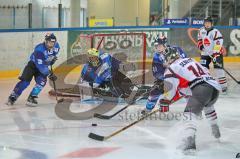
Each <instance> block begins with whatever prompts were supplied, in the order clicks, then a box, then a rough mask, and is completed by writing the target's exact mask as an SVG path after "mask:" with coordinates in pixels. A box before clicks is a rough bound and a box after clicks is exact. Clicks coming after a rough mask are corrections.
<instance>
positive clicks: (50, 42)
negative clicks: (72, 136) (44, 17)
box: [45, 33, 57, 50]
mask: <svg viewBox="0 0 240 159" xmlns="http://www.w3.org/2000/svg"><path fill="white" fill-rule="evenodd" d="M56 41H57V38H56V36H55V35H54V34H53V33H47V34H46V35H45V45H46V47H47V48H48V49H49V50H50V49H52V48H53V47H54V45H55V43H56Z"/></svg>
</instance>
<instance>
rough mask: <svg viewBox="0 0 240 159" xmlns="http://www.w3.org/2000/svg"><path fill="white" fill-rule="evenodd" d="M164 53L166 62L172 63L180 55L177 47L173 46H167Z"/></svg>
mask: <svg viewBox="0 0 240 159" xmlns="http://www.w3.org/2000/svg"><path fill="white" fill-rule="evenodd" d="M163 55H164V58H165V63H166V64H171V63H172V62H174V61H175V60H176V59H178V58H179V57H180V55H179V53H178V51H177V49H176V48H173V47H167V48H166V50H165V52H164V54H163Z"/></svg>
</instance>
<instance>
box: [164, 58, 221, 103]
mask: <svg viewBox="0 0 240 159" xmlns="http://www.w3.org/2000/svg"><path fill="white" fill-rule="evenodd" d="M204 82H206V83H208V84H210V85H212V86H213V87H215V88H216V89H217V90H221V86H220V85H219V83H218V82H217V81H216V80H215V79H214V78H213V77H212V76H211V75H210V73H209V71H208V69H207V68H205V67H203V66H202V65H201V64H200V63H198V62H197V61H195V60H194V59H192V58H185V59H182V58H179V59H177V60H176V61H174V62H173V63H172V64H171V65H170V66H169V67H168V68H167V70H166V71H165V73H164V87H165V89H166V87H167V89H168V90H169V91H168V92H166V93H165V94H164V98H165V99H168V100H172V99H173V97H174V96H175V95H176V93H180V94H182V95H183V96H191V95H192V91H191V88H193V87H194V86H196V85H197V84H201V83H204Z"/></svg>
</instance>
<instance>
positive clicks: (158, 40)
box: [154, 36, 167, 45]
mask: <svg viewBox="0 0 240 159" xmlns="http://www.w3.org/2000/svg"><path fill="white" fill-rule="evenodd" d="M166 44H167V38H166V37H165V36H157V37H156V38H155V40H154V45H166Z"/></svg>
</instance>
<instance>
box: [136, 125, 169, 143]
mask: <svg viewBox="0 0 240 159" xmlns="http://www.w3.org/2000/svg"><path fill="white" fill-rule="evenodd" d="M135 128H137V129H138V130H140V131H142V132H145V133H147V134H149V135H151V136H152V137H154V138H158V139H160V140H166V138H164V137H162V136H160V135H157V134H155V133H154V132H152V131H150V130H148V129H146V128H142V127H140V126H136V127H135Z"/></svg>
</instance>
